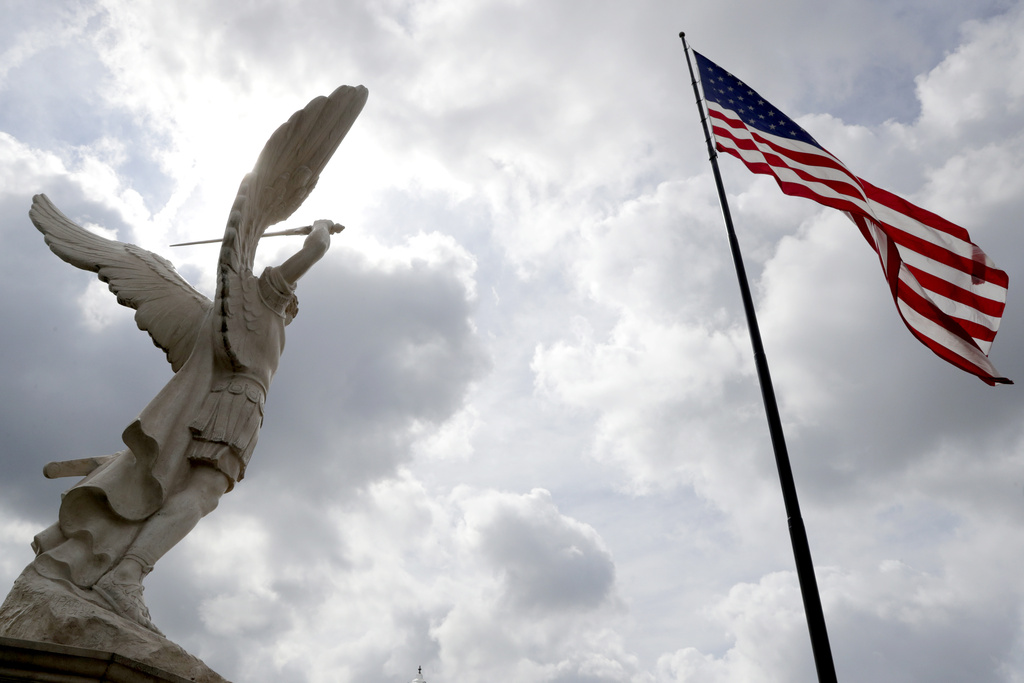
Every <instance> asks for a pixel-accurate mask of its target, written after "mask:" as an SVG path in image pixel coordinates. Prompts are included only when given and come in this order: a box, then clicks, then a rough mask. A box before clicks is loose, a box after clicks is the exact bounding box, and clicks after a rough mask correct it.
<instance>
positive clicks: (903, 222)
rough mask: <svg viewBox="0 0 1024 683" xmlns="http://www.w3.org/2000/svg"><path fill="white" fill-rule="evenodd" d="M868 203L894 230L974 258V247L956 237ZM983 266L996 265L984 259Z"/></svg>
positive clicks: (889, 208)
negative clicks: (896, 229)
mask: <svg viewBox="0 0 1024 683" xmlns="http://www.w3.org/2000/svg"><path fill="white" fill-rule="evenodd" d="M868 203H869V204H870V205H871V208H872V209H874V212H875V215H876V216H877V217H878V218H879V219H880V220H881V222H882V223H887V224H889V225H891V226H893V227H895V228H898V229H900V230H902V231H903V232H906V233H908V234H911V235H914V236H915V237H919V238H921V239H923V240H927V241H928V242H931V243H932V244H934V245H936V246H939V247H941V248H943V249H946V250H947V251H951V252H953V253H954V254H956V255H958V256H962V257H963V258H966V259H973V258H974V245H973V244H971V243H970V242H965V241H963V240H962V239H959V238H958V237H955V236H953V235H950V234H949V233H946V232H942V231H940V230H935V229H934V228H931V227H929V226H928V225H927V224H925V223H922V222H920V221H918V220H917V219H915V218H912V217H911V216H908V215H907V214H905V213H902V212H900V211H897V210H896V209H893V208H891V207H888V206H886V205H885V204H881V203H879V202H876V201H873V200H871V199H868ZM985 265H987V266H989V267H991V268H995V267H996V264H995V263H993V262H992V259H990V258H988V256H987V255H986V257H985Z"/></svg>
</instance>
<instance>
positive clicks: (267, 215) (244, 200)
mask: <svg viewBox="0 0 1024 683" xmlns="http://www.w3.org/2000/svg"><path fill="white" fill-rule="evenodd" d="M367 95H368V93H367V90H366V88H364V87H363V86H361V85H360V86H355V87H353V86H348V85H343V86H341V87H340V88H338V89H337V90H335V91H334V92H333V93H331V94H330V95H328V96H326V97H323V96H321V97H317V98H315V99H313V100H311V101H310V103H309V104H307V105H306V106H305V107H304V108H302V109H300V110H299V111H297V112H295V113H294V114H292V116H291V118H289V119H288V121H287V122H285V123H284V124H282V125H281V126H280V127H279V128H278V129H277V130H276V131H274V134H273V135H271V136H270V139H269V140H267V144H266V145H265V146H264V147H263V151H262V152H261V153H260V156H259V158H258V159H257V161H256V166H255V167H253V170H252V172H251V173H249V174H248V175H246V176H245V178H243V179H242V184H241V186H240V187H239V188H238V195H237V196H236V197H235V202H234V204H233V205H232V207H231V214H230V216H229V217H228V224H227V228H226V229H225V231H224V244H223V248H222V252H221V256H222V258H224V257H229V258H230V259H231V260H233V261H234V260H235V259H237V261H236V262H235V263H234V264H232V265H234V266H235V267H236V269H237V270H239V271H246V270H251V269H252V264H253V259H254V258H255V256H256V244H257V243H258V242H259V239H260V237H261V236H262V235H263V233H264V232H265V231H266V229H267V228H268V227H269V226H271V225H273V224H275V223H278V222H280V221H283V220H285V219H286V218H288V217H289V216H291V215H292V214H293V213H294V212H295V210H296V209H298V208H299V206H300V205H301V204H302V202H303V201H305V199H306V197H307V196H308V195H309V193H310V192H312V190H313V188H314V187H316V183H317V180H319V179H320V173H321V172H322V171H323V170H324V167H325V166H327V162H328V161H330V159H331V156H333V155H334V151H335V150H336V149H338V145H339V144H341V141H342V139H343V138H344V137H345V135H346V134H347V133H348V131H349V129H350V128H351V127H352V124H353V123H355V120H356V117H358V116H359V112H361V111H362V110H363V105H365V104H366V98H367Z"/></svg>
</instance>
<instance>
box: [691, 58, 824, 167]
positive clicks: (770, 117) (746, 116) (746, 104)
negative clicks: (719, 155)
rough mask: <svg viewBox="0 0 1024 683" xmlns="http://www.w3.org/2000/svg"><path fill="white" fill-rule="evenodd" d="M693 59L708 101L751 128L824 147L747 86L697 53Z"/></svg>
mask: <svg viewBox="0 0 1024 683" xmlns="http://www.w3.org/2000/svg"><path fill="white" fill-rule="evenodd" d="M693 56H694V57H696V58H697V69H698V71H699V72H700V81H701V85H702V86H703V88H704V98H705V99H706V100H708V101H709V102H715V103H717V104H718V105H720V106H722V107H724V108H726V109H730V110H732V111H734V112H736V114H737V115H738V116H739V117H740V119H741V120H742V121H743V123H745V124H747V126H749V127H750V128H756V129H758V130H760V131H764V132H765V133H771V134H772V135H778V136H779V137H784V138H789V139H790V140H799V141H800V142H806V143H808V144H810V145H814V146H815V147H819V148H820V147H821V145H819V144H818V141H817V140H815V139H814V138H812V137H811V135H810V134H809V133H808V132H807V131H806V130H804V129H803V128H801V127H800V126H798V125H797V124H796V123H795V122H794V121H793V120H792V119H790V118H789V117H788V116H786V115H785V114H783V113H782V112H781V111H779V110H778V109H776V108H775V107H774V106H773V105H772V104H771V102H769V101H768V100H766V99H764V98H763V97H761V96H760V95H758V94H757V93H756V92H754V91H753V90H752V89H751V88H750V86H748V85H747V84H746V83H744V82H743V81H741V80H740V79H738V78H736V77H735V76H733V75H732V74H731V73H729V72H728V71H726V70H725V69H723V68H722V67H720V66H718V65H717V64H715V63H714V62H712V61H711V60H710V59H708V58H707V57H705V56H704V55H702V54H700V53H699V52H697V51H696V50H694V51H693Z"/></svg>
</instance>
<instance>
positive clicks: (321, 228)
mask: <svg viewBox="0 0 1024 683" xmlns="http://www.w3.org/2000/svg"><path fill="white" fill-rule="evenodd" d="M333 225H334V223H333V222H331V221H323V220H321V221H316V222H315V223H313V230H312V231H310V233H309V235H308V236H307V237H306V241H305V242H303V244H302V249H301V250H300V251H298V252H296V253H295V254H292V256H290V257H289V258H288V260H287V261H285V262H284V263H282V264H281V265H280V266H279V267H278V271H279V272H280V273H281V275H283V276H284V279H285V280H287V281H288V283H289V284H291V285H294V284H295V283H296V282H297V281H298V279H299V278H300V277H302V276H303V275H305V274H306V271H308V270H309V269H310V268H312V267H313V264H314V263H316V262H317V261H319V260H320V259H321V258H323V256H324V254H326V253H327V249H328V248H329V247H330V246H331V233H330V229H331V227H332V226H333Z"/></svg>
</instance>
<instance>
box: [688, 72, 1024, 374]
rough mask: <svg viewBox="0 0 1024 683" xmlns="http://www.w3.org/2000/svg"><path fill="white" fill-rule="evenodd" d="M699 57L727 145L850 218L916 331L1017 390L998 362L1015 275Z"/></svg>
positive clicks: (716, 126) (795, 191)
mask: <svg viewBox="0 0 1024 683" xmlns="http://www.w3.org/2000/svg"><path fill="white" fill-rule="evenodd" d="M693 54H694V56H695V57H696V60H697V68H698V72H699V73H700V81H701V86H702V89H703V91H704V100H705V102H706V104H707V110H708V114H709V117H710V121H711V129H712V131H713V133H714V138H715V146H716V147H717V149H718V150H719V151H720V152H726V153H728V154H732V155H733V156H735V157H737V158H739V159H740V161H742V162H743V163H744V164H746V166H747V168H749V169H750V170H751V171H753V172H754V173H763V174H766V175H771V176H773V177H774V178H775V180H776V182H778V184H779V187H780V188H782V191H783V192H784V193H786V194H788V195H794V196H798V197H806V198H808V199H813V200H814V201H816V202H818V203H819V204H823V205H825V206H828V207H831V208H834V209H838V210H840V211H843V212H844V213H846V215H847V216H849V217H850V219H851V220H852V221H853V222H854V223H855V224H856V225H857V227H858V228H859V229H860V232H861V234H862V235H864V238H865V239H866V240H867V241H868V244H870V245H871V247H872V248H873V249H874V250H875V253H877V254H878V258H879V261H880V262H881V264H882V271H883V272H884V273H885V279H886V281H887V282H888V284H889V290H890V292H891V293H892V297H893V301H895V303H896V309H897V310H898V311H899V314H900V317H901V318H903V322H904V323H906V325H907V328H909V329H910V331H911V332H912V333H913V335H914V336H915V337H917V338H918V339H919V340H920V341H921V342H922V343H923V344H924V345H925V346H927V347H928V348H930V349H931V350H932V351H934V352H935V353H936V354H937V355H938V356H939V357H940V358H942V359H944V360H946V361H948V362H950V363H952V364H953V365H955V366H957V367H958V368H961V369H963V370H965V371H967V372H970V373H972V374H974V375H977V376H978V377H979V378H980V379H981V380H982V381H983V382H985V383H987V384H989V385H995V384H997V383H998V384H1012V382H1011V381H1010V380H1008V379H1006V378H1005V377H1000V376H999V373H998V372H997V371H996V369H995V367H993V365H992V363H991V362H989V359H988V352H989V349H990V348H991V346H992V341H993V340H994V339H995V336H996V331H997V330H998V329H999V321H1000V319H1001V318H1002V315H1003V308H1004V306H1005V303H1006V287H1007V284H1008V278H1007V277H1006V273H1005V272H1003V271H1002V270H999V269H998V268H996V266H995V264H994V263H993V262H992V259H990V258H989V257H988V256H987V255H986V254H985V252H983V251H982V250H981V249H980V248H979V247H978V246H977V245H976V244H974V243H973V242H972V241H971V237H970V235H968V234H967V231H966V230H964V229H963V228H961V227H960V226H958V225H954V224H953V223H950V222H949V221H947V220H945V219H944V218H942V217H940V216H937V215H935V214H934V213H931V212H929V211H926V210H924V209H922V208H920V207H918V206H915V205H913V204H911V203H910V202H908V201H906V200H904V199H901V198H900V197H897V196H896V195H894V194H892V193H890V192H886V191H885V190H882V189H879V188H877V187H875V186H874V185H872V184H871V183H869V182H867V181H866V180H863V179H861V178H858V177H857V176H855V175H854V174H853V173H851V172H850V171H849V170H848V169H847V168H846V166H845V165H843V163H842V162H841V161H839V160H838V159H836V158H835V157H834V156H832V155H831V154H830V153H829V152H828V151H826V150H825V148H823V147H822V146H821V145H820V144H818V142H817V141H816V140H815V139H814V138H813V137H811V136H810V134H809V133H807V131H805V130H804V129H803V128H801V127H800V126H798V125H797V124H796V123H794V122H793V121H792V120H791V119H790V118H789V117H788V116H786V115H785V114H783V113H782V112H781V111H779V110H778V109H776V108H775V107H774V106H772V105H771V104H770V103H769V102H768V101H767V100H765V99H764V98H763V97H761V96H760V95H758V94H757V93H756V92H754V91H753V90H752V89H751V88H750V87H748V86H747V85H746V84H745V83H743V81H741V80H739V79H738V78H736V77H735V76H733V75H732V74H730V73H729V72H728V71H725V70H724V69H722V68H721V67H720V66H718V65H717V64H715V63H714V62H712V61H711V60H709V59H707V58H706V57H704V56H703V55H701V54H699V53H697V52H694V53H693Z"/></svg>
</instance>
